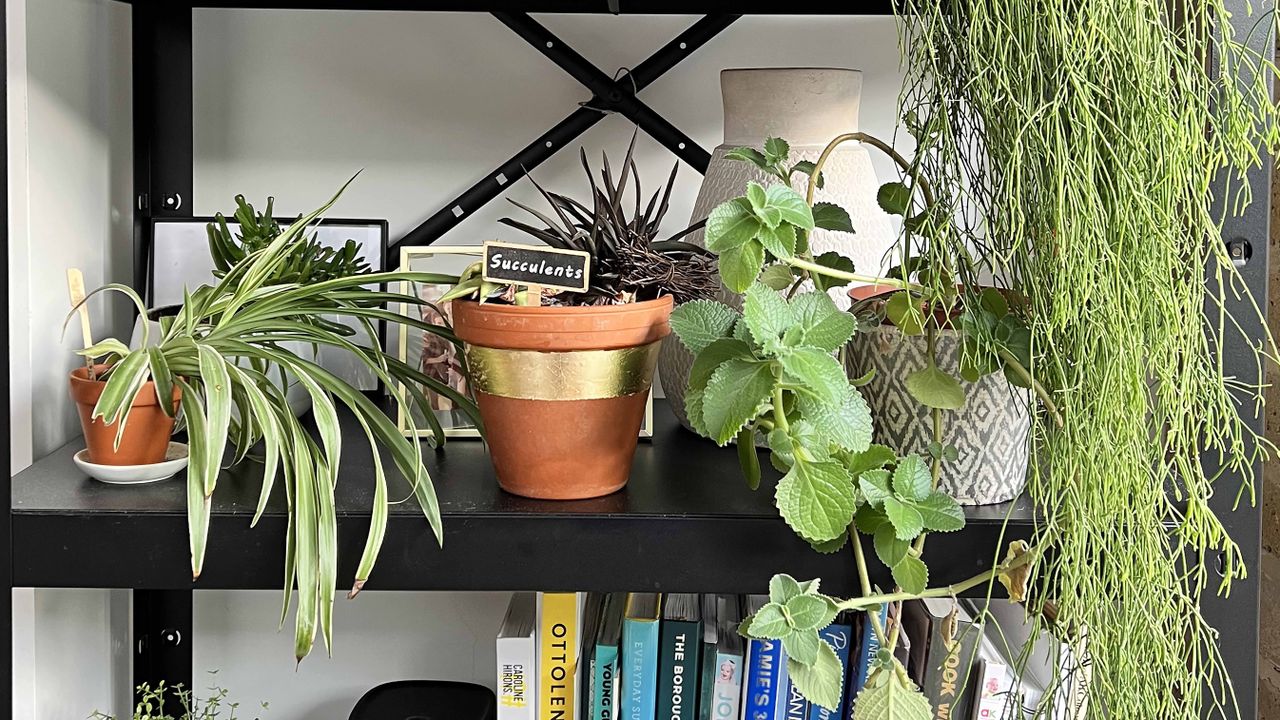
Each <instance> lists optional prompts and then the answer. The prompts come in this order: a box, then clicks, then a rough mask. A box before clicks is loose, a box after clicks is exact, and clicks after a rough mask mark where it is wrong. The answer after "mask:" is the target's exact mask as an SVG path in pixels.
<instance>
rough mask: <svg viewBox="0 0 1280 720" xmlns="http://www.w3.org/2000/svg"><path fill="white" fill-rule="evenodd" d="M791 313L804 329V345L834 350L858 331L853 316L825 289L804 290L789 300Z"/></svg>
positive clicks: (829, 350)
mask: <svg viewBox="0 0 1280 720" xmlns="http://www.w3.org/2000/svg"><path fill="white" fill-rule="evenodd" d="M791 312H792V313H793V314H794V315H795V319H796V323H797V324H798V325H799V326H800V327H801V328H803V329H804V344H805V345H809V346H812V347H816V348H821V349H822V350H826V351H827V352H835V351H836V350H839V349H840V348H841V347H843V346H844V344H845V343H847V342H849V340H850V339H851V338H852V337H853V334H854V333H855V332H857V330H858V321H857V319H856V318H854V317H853V315H851V314H849V313H847V312H841V311H840V308H838V307H836V304H835V301H834V300H832V299H831V297H830V296H829V295H827V294H826V293H825V292H807V293H802V294H800V295H797V296H796V297H795V298H793V299H792V300H791Z"/></svg>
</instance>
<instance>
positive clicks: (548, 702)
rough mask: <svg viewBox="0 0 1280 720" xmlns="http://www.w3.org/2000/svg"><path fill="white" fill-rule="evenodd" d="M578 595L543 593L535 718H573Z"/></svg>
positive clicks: (539, 628)
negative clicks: (536, 711) (536, 716)
mask: <svg viewBox="0 0 1280 720" xmlns="http://www.w3.org/2000/svg"><path fill="white" fill-rule="evenodd" d="M578 644H579V643H578V596H577V594H576V593H545V594H543V596H542V610H541V612H540V613H539V615H538V646H539V649H540V653H539V663H538V676H539V678H538V679H539V684H540V686H541V687H540V690H541V692H539V693H538V720H575V718H576V717H577V715H576V714H575V712H574V710H575V708H574V699H575V698H576V696H577V689H576V682H575V680H576V678H577V671H578Z"/></svg>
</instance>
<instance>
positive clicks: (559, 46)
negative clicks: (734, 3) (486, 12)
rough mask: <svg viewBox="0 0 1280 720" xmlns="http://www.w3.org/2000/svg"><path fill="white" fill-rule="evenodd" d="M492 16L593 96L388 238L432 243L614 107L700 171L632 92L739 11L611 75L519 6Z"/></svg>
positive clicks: (706, 22) (701, 160)
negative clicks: (412, 225)
mask: <svg viewBox="0 0 1280 720" xmlns="http://www.w3.org/2000/svg"><path fill="white" fill-rule="evenodd" d="M493 16H494V17H496V18H498V20H500V21H501V22H502V24H504V25H506V26H507V27H509V28H511V29H512V30H514V31H515V33H516V34H517V35H519V36H520V37H522V38H524V40H525V41H526V42H528V43H529V44H530V45H532V46H534V47H535V48H537V49H538V50H539V51H540V52H541V53H542V54H543V55H546V56H547V57H548V58H550V59H551V61H552V62H554V63H555V64H556V65H559V66H560V67H561V68H562V69H563V70H564V71H565V72H567V73H568V74H569V75H570V76H571V77H573V78H574V79H575V80H577V81H578V82H580V83H582V85H583V86H584V87H585V88H587V90H590V91H591V95H592V96H591V100H589V101H588V102H586V103H583V105H582V106H581V107H579V108H578V109H577V110H575V111H573V113H571V114H570V115H569V116H568V117H566V118H565V119H564V120H561V121H560V122H559V123H557V124H556V125H555V127H553V128H551V129H550V130H548V131H547V132H545V133H543V134H542V135H541V136H539V137H538V139H536V140H534V141H533V142H531V143H529V144H528V145H527V146H525V148H524V149H523V150H521V151H520V152H518V153H516V154H515V156H514V157H512V158H511V159H510V160H508V161H506V162H505V163H503V164H502V165H500V166H498V168H497V169H496V170H494V171H493V172H491V173H489V174H488V175H486V176H485V179H483V180H481V181H480V182H478V183H476V184H475V185H473V186H471V188H470V189H468V190H467V191H466V192H464V193H462V194H461V195H459V196H458V197H457V198H456V199H455V200H453V201H452V202H450V203H448V204H446V205H445V206H444V207H443V208H442V209H440V210H439V211H438V212H436V213H435V214H434V215H432V216H431V217H429V218H427V220H426V221H425V222H423V223H422V224H421V225H419V226H418V227H416V228H414V229H413V230H411V231H409V232H408V233H407V234H405V236H404V237H402V238H400V239H399V240H397V241H395V242H394V243H393V244H392V249H394V248H395V247H397V246H400V245H408V246H412V245H430V244H431V243H433V242H435V241H436V240H437V239H439V238H440V236H441V235H444V234H445V233H446V232H448V231H449V230H450V229H452V228H453V227H454V226H455V225H457V224H458V223H460V222H462V220H463V219H464V218H466V217H468V216H470V215H471V214H473V213H474V212H475V211H476V210H477V209H479V208H480V207H481V206H483V205H484V204H486V203H488V202H489V201H491V200H493V199H494V198H496V197H498V195H500V194H501V193H502V191H503V190H504V189H506V187H507V186H508V185H510V184H511V183H513V182H515V181H516V180H518V179H520V178H522V177H524V176H525V175H526V174H528V172H529V171H530V170H532V169H533V168H535V167H537V166H538V165H540V164H542V163H543V162H544V161H546V160H547V159H548V158H550V157H551V156H552V155H554V154H556V153H557V152H558V151H560V150H561V149H562V148H565V147H567V146H568V145H569V144H570V143H572V142H573V141H574V139H575V138H577V137H578V136H580V135H582V134H583V133H584V132H586V131H587V130H588V129H590V128H591V127H592V126H593V125H595V124H596V123H598V122H600V120H601V119H603V118H604V116H605V115H607V114H610V113H615V112H616V113H618V114H620V115H622V116H623V117H626V118H627V119H629V120H631V121H632V122H634V123H635V124H636V125H637V126H638V127H639V128H640V129H641V130H644V131H645V132H646V133H648V134H649V135H651V136H652V137H653V138H654V139H655V140H657V141H658V142H660V143H662V144H663V145H665V146H666V147H667V148H669V149H670V150H671V152H673V153H675V154H676V155H677V156H678V157H679V158H680V159H681V160H684V161H685V162H686V163H688V164H689V165H690V166H691V167H692V168H693V169H695V170H697V171H698V172H700V173H702V172H706V170H707V163H708V162H710V160H711V155H710V154H709V153H708V152H707V151H706V150H704V149H703V148H702V147H700V146H699V145H698V144H697V143H695V142H694V141H693V140H691V139H689V137H688V136H687V135H685V134H684V133H682V132H680V130H679V128H677V127H676V126H675V125H672V124H671V123H670V122H668V121H667V120H666V119H665V118H663V117H662V116H661V115H659V114H658V113H657V112H655V111H654V110H653V109H652V108H650V107H649V106H648V105H646V104H644V102H642V101H641V100H640V98H638V97H636V95H637V93H639V92H640V91H641V90H643V89H644V88H645V87H647V86H649V85H650V84H652V83H653V81H655V80H657V79H658V78H659V77H662V75H664V74H665V73H666V72H667V71H668V70H670V69H671V68H673V67H675V66H676V65H677V64H678V63H679V62H680V61H681V60H683V59H685V58H686V57H688V56H689V54H690V53H692V52H693V51H694V50H696V49H698V48H699V47H702V46H703V45H705V44H706V43H707V41H708V40H710V39H711V38H713V37H715V36H716V35H718V34H719V33H720V32H721V31H723V30H724V29H725V28H727V27H729V25H731V24H732V23H733V22H734V21H735V20H737V19H738V18H739V17H741V16H740V15H708V16H706V17H704V18H702V19H700V20H698V22H696V23H694V24H693V25H691V26H690V27H689V28H688V29H687V30H685V31H684V32H682V33H680V34H679V35H677V36H676V37H675V38H674V39H672V40H671V42H669V43H667V44H666V45H663V46H662V47H661V48H660V49H659V50H658V51H657V52H655V53H653V54H652V55H650V56H649V57H648V58H647V59H645V61H644V62H642V63H640V64H639V65H637V66H636V67H635V69H633V70H631V71H630V72H628V73H626V74H624V75H622V76H621V77H619V78H617V79H614V78H612V77H610V76H609V75H607V74H605V73H604V72H603V71H602V70H600V69H599V68H597V67H596V66H594V65H592V64H591V63H590V62H589V61H588V60H587V59H586V58H584V57H582V56H581V55H579V54H578V53H577V51H575V50H574V49H573V48H571V47H569V46H568V45H567V44H566V43H565V42H564V41H562V40H561V39H560V38H558V37H556V36H555V34H553V33H552V32H551V31H550V30H548V29H546V28H545V27H543V26H542V25H541V24H539V23H538V22H537V21H536V20H534V19H533V18H531V17H529V15H527V14H525V13H509V12H495V13H493ZM391 256H392V254H390V253H389V254H388V257H391Z"/></svg>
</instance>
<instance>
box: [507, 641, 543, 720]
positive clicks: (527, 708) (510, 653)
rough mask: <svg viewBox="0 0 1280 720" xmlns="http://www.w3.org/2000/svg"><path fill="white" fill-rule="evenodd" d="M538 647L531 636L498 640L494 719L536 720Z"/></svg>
mask: <svg viewBox="0 0 1280 720" xmlns="http://www.w3.org/2000/svg"><path fill="white" fill-rule="evenodd" d="M537 716H538V648H537V643H536V641H535V639H534V636H533V635H529V636H528V637H508V638H498V720H537Z"/></svg>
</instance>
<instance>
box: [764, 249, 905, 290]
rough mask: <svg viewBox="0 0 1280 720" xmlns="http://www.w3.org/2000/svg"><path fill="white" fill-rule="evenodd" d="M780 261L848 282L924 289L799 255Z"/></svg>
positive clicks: (902, 281)
mask: <svg viewBox="0 0 1280 720" xmlns="http://www.w3.org/2000/svg"><path fill="white" fill-rule="evenodd" d="M782 262H784V263H786V264H787V265H790V266H791V267H794V268H800V269H801V270H808V271H809V272H815V273H818V274H819V275H826V276H827V277H832V278H836V279H837V280H848V281H849V282H860V283H867V284H875V285H890V286H892V287H896V288H901V289H903V290H916V291H922V290H924V289H925V287H924V286H923V285H917V284H915V283H912V282H907V281H905V280H898V279H895V278H887V277H880V276H878V275H862V274H860V273H851V272H845V271H843V270H835V269H833V268H829V267H826V266H824V265H819V264H818V263H816V262H812V261H809V260H805V259H803V258H800V257H790V258H786V259H785V260H783V261H782Z"/></svg>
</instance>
